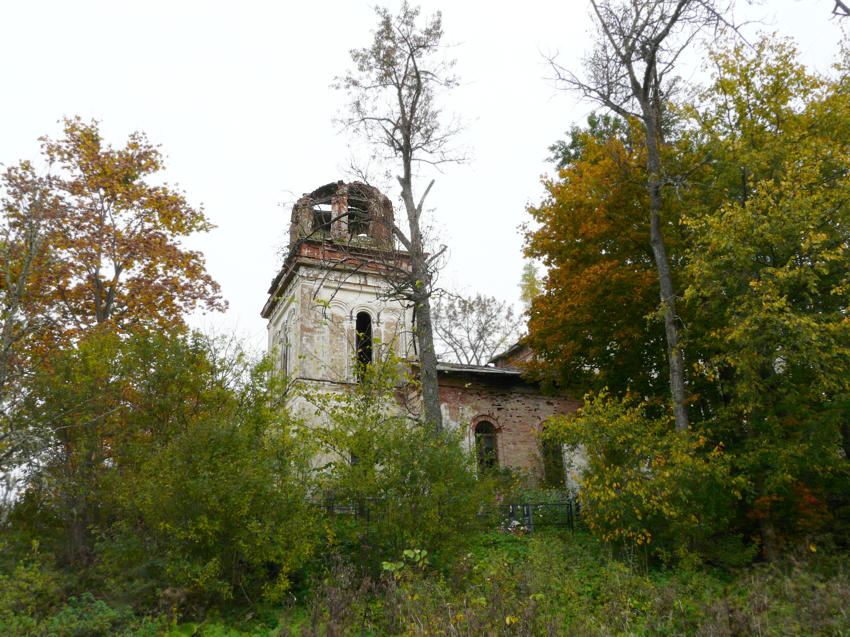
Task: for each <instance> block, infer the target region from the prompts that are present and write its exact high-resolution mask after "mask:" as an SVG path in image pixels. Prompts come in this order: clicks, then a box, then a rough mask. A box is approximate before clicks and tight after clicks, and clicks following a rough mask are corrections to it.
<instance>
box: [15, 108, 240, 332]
mask: <svg viewBox="0 0 850 637" xmlns="http://www.w3.org/2000/svg"><path fill="white" fill-rule="evenodd" d="M41 141H42V152H43V154H44V156H45V159H46V161H47V162H49V163H50V164H51V165H53V166H54V167H55V168H54V170H56V169H57V168H58V170H56V174H55V176H54V177H52V178H51V179H50V194H51V197H52V199H51V201H52V203H51V212H52V224H51V227H50V229H49V244H50V246H51V251H52V261H51V263H52V267H50V268H45V269H43V270H42V271H41V272H40V274H41V279H42V281H41V282H42V284H43V288H42V291H41V292H42V293H41V294H40V302H41V304H42V305H43V307H42V308H41V309H42V311H43V312H45V313H47V314H49V315H50V316H51V318H52V321H51V326H50V329H45V330H43V332H42V333H41V334H40V337H41V338H42V340H44V341H45V342H47V343H56V342H61V341H63V340H66V339H69V338H70V339H76V338H77V337H78V336H79V335H81V333H82V332H85V331H88V330H90V329H91V328H92V327H93V326H94V325H98V324H105V323H107V322H108V323H111V324H112V325H114V326H115V328H116V329H119V330H127V329H132V328H138V327H144V326H165V325H180V324H182V323H183V314H184V313H185V312H187V311H191V310H193V309H194V308H195V307H197V306H202V307H204V308H206V309H208V310H222V309H224V308H225V306H226V304H225V302H224V301H223V300H222V298H221V295H220V292H219V286H218V284H217V283H216V282H215V281H213V280H212V278H211V277H210V276H209V275H208V274H207V273H206V270H205V266H204V260H203V257H202V255H200V254H199V253H197V252H190V251H186V250H183V249H182V248H181V247H180V243H179V240H180V238H181V237H185V236H187V235H189V234H191V233H193V232H205V231H208V230H210V229H211V228H212V227H213V226H212V224H211V223H210V222H209V220H208V219H207V218H206V217H205V215H204V214H203V211H202V210H201V209H199V208H194V207H192V206H191V205H189V203H188V202H187V201H186V198H185V197H184V195H183V194H182V193H181V192H179V191H178V190H175V189H173V188H171V187H169V186H163V185H152V184H149V183H148V182H147V180H148V179H149V178H150V177H151V176H153V175H155V174H156V173H157V172H158V171H160V170H161V169H162V168H163V160H162V155H161V153H160V152H159V150H158V149H157V147H156V146H154V145H152V144H151V143H150V142H149V141H148V139H147V137H146V136H145V135H144V134H143V133H133V134H131V135H130V136H129V138H128V140H127V142H126V144H125V146H124V147H123V148H113V147H112V146H111V145H109V144H108V143H106V142H105V141H104V140H103V139H102V137H101V135H100V131H99V130H98V123H97V122H90V123H86V122H83V121H82V120H81V119H80V118H74V119H67V120H65V127H64V136H63V137H62V138H61V139H58V140H52V139H49V138H42V140H41ZM25 185H26V180H25V179H24V176H23V175H14V174H12V175H11V176H10V177H7V191H11V192H14V189H15V188H18V189H20V188H24V187H25ZM7 217H8V212H7Z"/></svg>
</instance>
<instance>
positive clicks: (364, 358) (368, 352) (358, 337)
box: [354, 312, 372, 381]
mask: <svg viewBox="0 0 850 637" xmlns="http://www.w3.org/2000/svg"><path fill="white" fill-rule="evenodd" d="M354 330H355V338H354V352H355V363H356V367H357V380H358V381H360V380H362V379H363V372H364V370H365V368H366V365H370V364H371V363H372V317H371V316H370V315H369V313H368V312H358V313H357V319H356V321H355V324H354Z"/></svg>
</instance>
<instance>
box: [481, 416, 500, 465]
mask: <svg viewBox="0 0 850 637" xmlns="http://www.w3.org/2000/svg"><path fill="white" fill-rule="evenodd" d="M475 453H476V456H477V457H478V468H479V469H480V470H481V471H485V470H487V469H494V468H495V467H497V466H499V455H498V452H497V450H496V428H495V427H494V426H493V423H490V422H487V421H486V420H482V421H481V422H479V423H478V424H477V425H475Z"/></svg>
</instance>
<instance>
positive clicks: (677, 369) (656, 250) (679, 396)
mask: <svg viewBox="0 0 850 637" xmlns="http://www.w3.org/2000/svg"><path fill="white" fill-rule="evenodd" d="M643 111H644V125H645V128H646V154H647V187H648V188H649V212H650V224H649V228H650V244H651V245H652V254H653V256H654V258H655V268H656V270H657V271H658V283H659V291H660V294H661V312H662V314H663V316H664V332H665V334H666V337H667V358H668V366H669V368H670V395H671V398H672V399H673V417H674V420H675V423H676V431H679V432H685V431H687V430H688V411H687V408H686V406H685V363H684V358H683V357H682V349H681V347H680V346H679V330H678V327H677V325H676V320H677V315H676V295H675V293H674V291H673V277H672V274H671V272H670V261H669V259H668V257H667V248H666V246H665V245H664V234H663V233H662V231H661V152H660V150H659V148H658V140H659V135H660V131H659V129H658V121H657V116H656V113H655V111H654V109H653V106H652V105H651V104H645V105H643Z"/></svg>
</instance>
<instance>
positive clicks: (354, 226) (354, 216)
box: [348, 194, 369, 237]
mask: <svg viewBox="0 0 850 637" xmlns="http://www.w3.org/2000/svg"><path fill="white" fill-rule="evenodd" d="M368 232H369V200H368V199H365V198H364V197H360V196H357V195H354V194H351V195H349V196H348V233H349V234H350V235H351V236H352V237H356V236H357V235H358V234H367V233H368Z"/></svg>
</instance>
